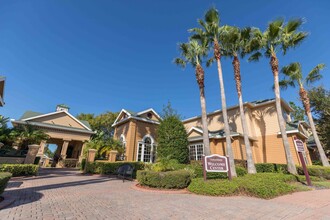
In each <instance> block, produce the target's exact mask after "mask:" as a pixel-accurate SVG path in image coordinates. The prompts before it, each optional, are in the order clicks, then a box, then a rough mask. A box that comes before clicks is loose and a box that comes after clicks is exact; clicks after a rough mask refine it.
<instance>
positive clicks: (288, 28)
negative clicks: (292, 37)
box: [284, 18, 303, 34]
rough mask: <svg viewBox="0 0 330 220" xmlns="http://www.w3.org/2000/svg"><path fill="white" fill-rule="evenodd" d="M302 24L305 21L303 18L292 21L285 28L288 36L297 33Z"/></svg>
mask: <svg viewBox="0 0 330 220" xmlns="http://www.w3.org/2000/svg"><path fill="white" fill-rule="evenodd" d="M302 24H303V19H301V18H297V19H291V20H289V21H288V23H287V24H286V25H285V26H284V32H285V33H288V34H290V33H292V32H295V31H296V30H297V29H298V28H299V27H300V26H301V25H302Z"/></svg>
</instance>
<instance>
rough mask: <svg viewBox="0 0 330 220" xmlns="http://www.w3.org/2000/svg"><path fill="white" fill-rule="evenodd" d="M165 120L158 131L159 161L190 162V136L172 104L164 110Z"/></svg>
mask: <svg viewBox="0 0 330 220" xmlns="http://www.w3.org/2000/svg"><path fill="white" fill-rule="evenodd" d="M163 117H164V118H163V120H162V122H161V123H160V125H159V127H158V129H157V142H158V146H157V156H158V158H159V159H175V160H177V161H178V162H179V163H188V162H189V149H188V144H189V142H188V135H187V131H186V129H185V127H184V125H183V123H182V122H181V120H180V116H179V115H178V114H176V112H175V111H174V110H173V109H172V108H171V105H170V103H169V104H168V105H167V106H165V107H164V109H163Z"/></svg>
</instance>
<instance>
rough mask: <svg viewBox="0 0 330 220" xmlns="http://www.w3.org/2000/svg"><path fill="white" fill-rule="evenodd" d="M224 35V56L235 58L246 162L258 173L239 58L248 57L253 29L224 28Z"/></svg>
mask: <svg viewBox="0 0 330 220" xmlns="http://www.w3.org/2000/svg"><path fill="white" fill-rule="evenodd" d="M222 29H223V30H222V34H221V36H220V42H221V50H222V54H223V56H228V57H230V58H233V61H232V64H233V68H234V79H235V82H236V90H237V96H238V103H239V111H240V118H241V123H242V128H243V136H244V143H245V148H246V160H247V167H248V173H256V172H257V171H256V167H255V165H254V161H253V157H252V150H251V145H250V140H249V133H248V126H247V123H246V117H245V113H244V106H243V97H242V81H241V70H240V60H239V56H240V57H241V58H243V57H244V56H245V55H246V52H247V47H248V46H249V42H250V40H251V39H252V29H251V28H244V29H239V28H238V27H231V26H223V27H222Z"/></svg>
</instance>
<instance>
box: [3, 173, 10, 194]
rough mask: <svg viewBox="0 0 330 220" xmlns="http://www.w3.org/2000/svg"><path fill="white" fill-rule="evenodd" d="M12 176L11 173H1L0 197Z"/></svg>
mask: <svg viewBox="0 0 330 220" xmlns="http://www.w3.org/2000/svg"><path fill="white" fill-rule="evenodd" d="M11 176H12V175H11V173H0V195H1V194H2V193H3V191H5V188H6V187H7V183H8V181H9V179H10V177H11Z"/></svg>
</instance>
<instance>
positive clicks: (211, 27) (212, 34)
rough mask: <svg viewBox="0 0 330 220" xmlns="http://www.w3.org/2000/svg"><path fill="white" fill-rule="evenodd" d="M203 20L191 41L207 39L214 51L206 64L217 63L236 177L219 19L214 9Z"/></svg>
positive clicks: (227, 146) (228, 151) (223, 109)
mask: <svg viewBox="0 0 330 220" xmlns="http://www.w3.org/2000/svg"><path fill="white" fill-rule="evenodd" d="M204 20H205V21H203V20H201V19H199V20H198V23H199V24H200V25H201V27H202V28H192V29H190V30H189V31H190V32H193V33H194V35H193V36H192V39H202V38H205V37H206V38H207V39H208V41H209V42H210V44H212V45H213V50H214V57H213V58H211V59H210V60H209V61H208V63H211V62H213V60H215V61H216V62H217V67H218V77H219V84H220V96H221V106H222V115H223V121H224V125H225V127H224V130H225V134H226V151H227V154H228V156H229V164H230V170H231V175H232V176H233V177H236V176H237V174H236V169H235V163H234V153H233V149H232V146H231V137H230V128H229V122H228V114H227V105H226V95H225V86H224V81H223V75H222V67H221V60H220V58H221V48H220V46H219V39H220V36H221V31H222V30H221V27H220V24H219V23H220V17H219V13H218V10H216V9H215V8H211V9H210V10H208V11H207V12H206V14H205V16H204Z"/></svg>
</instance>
